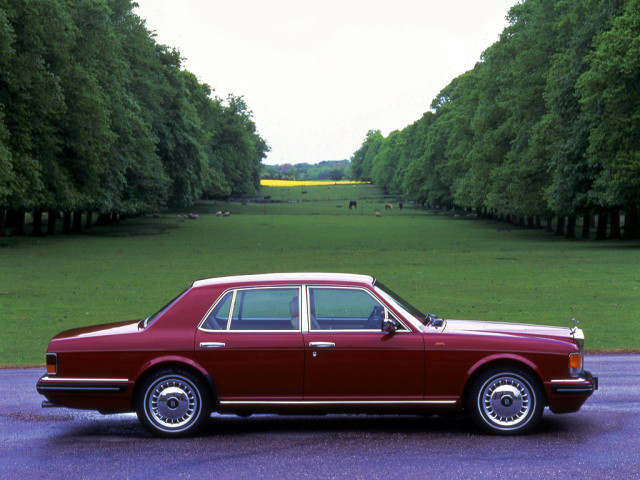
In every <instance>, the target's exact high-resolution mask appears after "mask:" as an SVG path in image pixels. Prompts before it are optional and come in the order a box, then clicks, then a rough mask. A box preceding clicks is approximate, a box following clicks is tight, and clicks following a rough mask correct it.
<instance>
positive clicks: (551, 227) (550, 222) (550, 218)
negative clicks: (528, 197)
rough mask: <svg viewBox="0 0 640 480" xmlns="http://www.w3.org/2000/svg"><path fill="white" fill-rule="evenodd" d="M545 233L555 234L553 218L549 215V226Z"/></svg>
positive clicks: (547, 225) (546, 227) (545, 228)
mask: <svg viewBox="0 0 640 480" xmlns="http://www.w3.org/2000/svg"><path fill="white" fill-rule="evenodd" d="M544 231H545V232H553V217H552V216H551V215H549V216H548V217H547V224H546V225H545V227H544Z"/></svg>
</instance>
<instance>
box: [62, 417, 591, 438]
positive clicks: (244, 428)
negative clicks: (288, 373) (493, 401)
mask: <svg viewBox="0 0 640 480" xmlns="http://www.w3.org/2000/svg"><path fill="white" fill-rule="evenodd" d="M597 430H599V427H598V425H597V424H595V423H593V422H590V421H588V420H587V421H586V422H585V418H584V417H583V416H581V418H580V419H577V418H576V417H575V416H572V415H562V416H556V415H548V414H546V415H545V416H544V417H543V418H542V420H541V422H540V425H539V426H538V428H536V429H535V430H534V431H532V432H530V433H529V434H528V435H526V436H529V437H531V436H534V437H536V436H539V435H551V436H555V435H564V434H570V435H571V436H575V435H579V436H582V435H592V434H593V433H595V432H596V431H597ZM308 433H313V434H332V433H339V434H351V433H353V434H357V435H365V436H368V435H377V434H402V435H405V436H406V435H408V436H412V435H419V436H424V435H435V436H450V435H454V436H456V435H461V436H474V437H475V436H490V435H488V434H486V433H485V432H484V431H482V430H480V429H479V428H478V427H476V426H475V424H474V423H473V422H472V421H471V419H470V418H469V417H467V416H464V415H458V416H439V415H433V416H415V415H414V416H412V415H363V414H360V415H357V414H354V415H335V414H334V415H331V414H329V415H305V416H301V415H252V416H250V417H246V418H243V417H238V416H235V415H215V414H214V415H213V416H212V417H211V419H210V421H209V422H208V423H207V425H206V426H205V427H204V428H203V430H202V431H201V432H200V433H199V434H198V438H219V439H225V440H230V439H234V438H243V437H245V438H246V436H247V435H260V434H274V435H300V434H308ZM65 436H90V437H103V436H117V437H120V438H122V439H125V438H145V437H146V438H153V435H151V434H150V433H148V432H147V431H146V430H145V429H144V428H143V427H142V426H141V425H140V424H139V423H138V422H137V420H136V419H135V418H131V419H129V418H119V419H116V418H109V419H107V418H104V419H99V420H94V421H93V422H92V424H91V425H90V426H89V425H88V424H84V425H83V426H82V427H80V428H72V430H71V431H67V432H66V434H65Z"/></svg>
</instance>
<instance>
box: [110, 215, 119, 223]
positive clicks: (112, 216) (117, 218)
mask: <svg viewBox="0 0 640 480" xmlns="http://www.w3.org/2000/svg"><path fill="white" fill-rule="evenodd" d="M119 221H120V217H119V216H118V214H117V213H112V214H111V222H113V223H117V222H119Z"/></svg>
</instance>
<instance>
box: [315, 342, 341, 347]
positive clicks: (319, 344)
mask: <svg viewBox="0 0 640 480" xmlns="http://www.w3.org/2000/svg"><path fill="white" fill-rule="evenodd" d="M309 346H310V347H317V348H331V347H335V346H336V344H335V343H333V342H309Z"/></svg>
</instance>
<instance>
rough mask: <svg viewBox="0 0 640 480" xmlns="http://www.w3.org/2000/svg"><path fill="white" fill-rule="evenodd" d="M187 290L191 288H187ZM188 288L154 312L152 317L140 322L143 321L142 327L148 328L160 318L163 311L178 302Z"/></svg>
mask: <svg viewBox="0 0 640 480" xmlns="http://www.w3.org/2000/svg"><path fill="white" fill-rule="evenodd" d="M187 290H189V289H187ZM187 290H185V291H184V292H182V293H181V294H180V295H178V296H177V297H175V298H174V299H173V300H171V301H170V302H169V303H167V304H166V305H165V306H164V307H162V308H161V309H160V310H158V311H157V312H156V313H154V314H153V315H151V316H150V317H147V318H145V319H144V320H142V322H140V323H141V325H140V327H141V328H146V327H147V326H148V325H150V324H151V323H152V322H153V321H154V320H155V319H156V318H158V317H159V316H160V315H161V314H162V313H164V312H165V310H167V309H168V308H169V307H170V306H171V305H173V304H174V303H175V302H176V300H178V299H179V298H180V297H181V296H182V295H184V294H185V293H186V292H187Z"/></svg>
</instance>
